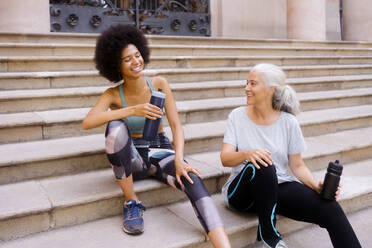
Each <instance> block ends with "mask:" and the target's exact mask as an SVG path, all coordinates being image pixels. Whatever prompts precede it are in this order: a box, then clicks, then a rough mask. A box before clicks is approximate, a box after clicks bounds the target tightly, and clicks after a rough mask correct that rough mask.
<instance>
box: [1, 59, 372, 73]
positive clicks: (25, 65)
mask: <svg viewBox="0 0 372 248" xmlns="http://www.w3.org/2000/svg"><path fill="white" fill-rule="evenodd" d="M262 61H264V62H266V63H272V64H276V65H279V66H285V65H346V64H372V56H152V57H151V62H150V63H149V64H148V65H147V66H146V68H148V69H157V68H203V67H237V66H238V67H241V66H253V65H255V64H258V63H260V62H262ZM79 70H95V65H94V62H93V57H92V56H23V57H22V56H10V57H0V72H31V71H79Z"/></svg>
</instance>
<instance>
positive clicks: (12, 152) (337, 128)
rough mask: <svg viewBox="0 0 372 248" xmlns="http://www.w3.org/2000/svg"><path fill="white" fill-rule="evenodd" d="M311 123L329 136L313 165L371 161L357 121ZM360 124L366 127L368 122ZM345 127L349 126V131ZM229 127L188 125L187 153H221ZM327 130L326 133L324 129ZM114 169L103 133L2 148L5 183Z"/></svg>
mask: <svg viewBox="0 0 372 248" xmlns="http://www.w3.org/2000/svg"><path fill="white" fill-rule="evenodd" d="M345 112H346V111H345ZM330 115H331V114H330ZM334 115H336V113H334ZM304 118H305V117H304ZM323 118H324V116H323ZM361 119H362V118H361ZM367 119H369V118H367ZM307 121H308V123H306V122H305V121H304V123H305V124H304V125H305V128H304V130H305V131H306V132H309V133H312V132H313V133H320V132H321V131H314V129H315V128H319V130H320V129H321V128H322V130H323V132H326V133H325V134H323V135H320V136H316V137H307V138H306V139H307V140H308V143H309V144H310V145H309V146H310V147H311V149H309V150H308V151H307V152H306V153H305V158H306V159H307V163H308V164H309V165H310V166H313V167H315V168H318V167H319V166H322V163H323V164H325V163H326V162H325V160H330V159H335V157H338V158H340V157H342V159H343V160H344V161H346V162H349V161H354V160H355V159H357V160H359V159H364V158H368V157H369V156H370V154H371V150H372V137H371V135H372V129H371V127H370V126H368V127H364V128H358V129H355V130H344V128H348V125H349V126H352V125H353V124H348V122H351V121H349V120H342V121H340V124H338V123H337V124H333V127H332V128H330V127H329V126H326V125H325V124H324V123H319V120H307ZM311 122H313V123H314V124H313V125H314V129H312V128H310V125H312V124H310V123H311ZM356 122H360V123H363V121H356ZM366 122H368V120H367V121H366ZM332 123H334V122H330V124H332ZM342 123H346V124H345V126H344V127H343V126H342ZM225 125H226V124H225V120H224V121H217V122H209V123H198V124H186V125H184V132H185V153H186V154H193V153H200V152H208V151H216V150H219V149H221V144H222V137H223V134H224V131H225ZM306 125H307V126H306ZM361 125H362V126H363V125H365V124H361ZM324 126H326V128H323V127H324ZM308 130H310V131H308ZM328 130H329V132H328ZM341 130H342V131H341ZM165 131H166V133H167V134H168V137H169V138H170V139H172V136H171V131H170V129H169V127H166V128H165ZM330 132H334V133H330ZM368 132H369V133H368ZM368 138H369V140H368ZM323 143H324V144H323ZM339 143H340V144H339ZM20 151H21V152H20ZM217 157H218V156H217ZM108 166H109V164H108V161H107V158H106V155H105V153H104V135H103V132H102V133H100V134H93V135H86V136H81V137H69V138H62V139H50V140H40V141H30V142H23V143H22V142H19V143H11V144H2V145H0V170H1V173H0V184H4V183H11V182H19V181H22V180H26V179H33V178H39V177H49V176H56V175H63V174H70V173H80V172H84V171H91V170H97V169H102V168H107V167H108Z"/></svg>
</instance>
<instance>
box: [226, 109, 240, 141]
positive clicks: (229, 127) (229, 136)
mask: <svg viewBox="0 0 372 248" xmlns="http://www.w3.org/2000/svg"><path fill="white" fill-rule="evenodd" d="M223 143H228V144H231V145H233V146H235V147H238V141H237V138H236V130H235V125H234V115H233V112H231V113H230V114H229V117H228V119H227V123H226V131H225V135H224V137H223Z"/></svg>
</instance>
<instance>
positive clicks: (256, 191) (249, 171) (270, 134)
mask: <svg viewBox="0 0 372 248" xmlns="http://www.w3.org/2000/svg"><path fill="white" fill-rule="evenodd" d="M285 79H286V77H285V74H284V72H283V71H282V70H281V69H280V68H279V67H277V66H275V65H271V64H259V65H256V66H255V67H253V69H252V70H251V72H250V74H249V77H248V80H247V84H246V87H245V94H246V97H247V106H244V107H239V108H236V109H234V110H233V111H232V112H231V113H230V115H229V118H228V120H227V128H226V132H225V136H224V141H223V146H222V151H221V161H222V164H223V165H224V166H227V167H232V172H231V175H230V177H229V179H228V180H227V182H226V184H225V185H224V187H223V189H222V194H223V197H224V198H225V201H226V203H227V205H228V206H229V207H230V208H232V209H235V210H238V211H253V212H255V213H257V215H258V220H259V225H258V232H257V239H258V240H262V241H263V242H264V245H265V246H266V247H287V246H286V245H285V243H284V242H283V240H282V238H281V235H280V233H279V232H278V231H277V230H276V228H275V223H276V218H275V214H276V213H279V214H281V215H283V216H286V217H288V218H292V219H295V220H299V221H305V222H311V223H315V224H318V225H319V226H321V227H324V228H326V229H327V231H328V233H329V236H330V238H331V241H332V244H333V246H334V247H338V248H341V247H353V248H355V247H360V244H359V241H358V239H357V237H356V235H355V233H354V231H353V228H352V227H351V225H350V223H349V221H348V220H347V218H346V216H345V214H344V212H343V210H342V209H341V207H340V205H339V204H338V203H337V201H326V200H323V199H322V198H321V197H320V195H319V194H320V191H321V188H322V182H317V181H316V180H315V179H314V177H313V176H312V174H311V172H310V170H309V169H308V167H307V166H306V165H305V163H304V161H303V160H302V157H301V153H302V152H304V151H305V149H306V145H305V140H304V137H303V135H302V132H301V129H300V126H299V124H298V122H297V119H296V117H295V116H294V115H295V114H296V113H298V112H299V102H298V100H297V98H296V95H295V92H294V90H293V89H292V88H291V87H290V86H288V85H286V84H285ZM288 167H289V168H290V169H291V171H292V173H293V175H294V176H295V177H296V178H297V179H298V180H299V181H300V182H298V181H296V180H295V178H294V177H293V176H291V175H289V174H288V172H287V169H288ZM338 191H339V190H338ZM338 191H337V192H336V195H335V198H337V195H338Z"/></svg>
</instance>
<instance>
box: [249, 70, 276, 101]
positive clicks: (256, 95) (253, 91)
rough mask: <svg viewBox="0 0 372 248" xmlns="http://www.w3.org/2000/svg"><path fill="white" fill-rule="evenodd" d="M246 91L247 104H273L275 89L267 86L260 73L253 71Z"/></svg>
mask: <svg viewBox="0 0 372 248" xmlns="http://www.w3.org/2000/svg"><path fill="white" fill-rule="evenodd" d="M244 90H245V95H246V96H247V104H248V105H257V104H261V103H265V102H266V103H268V104H271V102H272V97H273V94H274V90H275V89H274V87H267V86H266V84H265V82H264V81H263V79H262V76H261V73H260V72H257V71H251V72H250V73H249V76H248V80H247V84H246V86H245V89H244Z"/></svg>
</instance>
